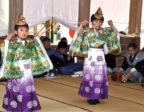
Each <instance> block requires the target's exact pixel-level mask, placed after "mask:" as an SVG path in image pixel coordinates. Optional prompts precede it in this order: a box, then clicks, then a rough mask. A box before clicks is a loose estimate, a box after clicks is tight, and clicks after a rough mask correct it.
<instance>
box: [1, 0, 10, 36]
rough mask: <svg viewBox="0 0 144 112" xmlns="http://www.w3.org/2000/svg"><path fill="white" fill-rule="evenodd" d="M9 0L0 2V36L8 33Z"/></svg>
mask: <svg viewBox="0 0 144 112" xmlns="http://www.w3.org/2000/svg"><path fill="white" fill-rule="evenodd" d="M8 4H9V0H0V36H4V35H7V33H8V18H9V17H8V15H9V10H8V6H9V5H8Z"/></svg>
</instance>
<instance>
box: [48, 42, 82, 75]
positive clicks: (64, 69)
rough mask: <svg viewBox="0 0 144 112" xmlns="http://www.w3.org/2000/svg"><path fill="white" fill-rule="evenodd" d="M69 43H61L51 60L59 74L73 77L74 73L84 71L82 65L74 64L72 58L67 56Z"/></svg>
mask: <svg viewBox="0 0 144 112" xmlns="http://www.w3.org/2000/svg"><path fill="white" fill-rule="evenodd" d="M66 49H67V43H66V42H64V41H60V42H59V43H58V48H57V50H56V51H55V53H54V54H53V55H51V56H50V59H51V61H52V63H53V65H54V67H55V68H56V69H57V72H58V73H59V74H62V75H71V74H72V73H74V72H77V71H81V70H82V69H83V64H82V63H74V62H73V60H72V57H71V56H70V55H68V54H66Z"/></svg>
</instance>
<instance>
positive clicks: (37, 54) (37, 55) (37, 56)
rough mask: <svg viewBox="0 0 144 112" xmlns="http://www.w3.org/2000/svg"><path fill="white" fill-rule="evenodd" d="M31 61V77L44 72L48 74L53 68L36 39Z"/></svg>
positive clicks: (38, 40) (36, 38)
mask: <svg viewBox="0 0 144 112" xmlns="http://www.w3.org/2000/svg"><path fill="white" fill-rule="evenodd" d="M31 61H32V63H31V64H32V74H33V75H39V74H42V73H44V72H48V71H49V70H51V69H52V68H53V64H52V62H51V60H50V59H49V57H48V55H47V53H46V51H45V49H44V47H43V45H42V43H41V41H40V39H39V38H38V37H35V39H34V44H33V46H32V56H31Z"/></svg>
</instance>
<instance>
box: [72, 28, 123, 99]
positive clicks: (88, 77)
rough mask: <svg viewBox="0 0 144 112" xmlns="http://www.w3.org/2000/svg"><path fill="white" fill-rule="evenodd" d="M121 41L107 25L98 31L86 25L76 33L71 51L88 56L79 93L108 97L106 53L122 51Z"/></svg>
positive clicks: (92, 97)
mask: <svg viewBox="0 0 144 112" xmlns="http://www.w3.org/2000/svg"><path fill="white" fill-rule="evenodd" d="M120 52H121V48H120V43H119V40H118V38H117V37H116V36H115V33H114V31H113V30H112V29H111V28H109V27H107V28H101V29H100V30H99V31H98V32H96V31H95V29H94V28H88V27H84V28H82V29H81V30H80V31H79V33H78V34H77V33H75V36H74V39H73V42H72V44H71V46H70V53H72V54H75V55H77V56H81V57H86V58H85V62H84V70H83V80H82V83H81V85H80V88H79V94H80V95H81V96H84V97H87V98H88V99H104V98H108V80H107V70H106V68H107V67H106V62H105V58H104V53H105V54H107V53H120Z"/></svg>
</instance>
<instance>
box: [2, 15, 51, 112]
mask: <svg viewBox="0 0 144 112" xmlns="http://www.w3.org/2000/svg"><path fill="white" fill-rule="evenodd" d="M28 30H29V26H28V24H27V23H26V21H25V18H24V17H23V16H21V15H19V16H17V18H16V25H15V34H16V35H17V37H16V38H14V39H12V34H9V35H8V36H7V38H6V40H4V43H1V44H0V46H1V50H2V53H3V55H2V56H3V65H2V67H1V71H0V77H1V78H6V79H9V80H8V81H7V85H6V93H5V95H4V100H3V108H5V109H6V110H8V111H13V112H31V111H34V110H39V109H41V107H40V104H39V101H38V98H37V96H36V92H35V87H34V81H33V75H39V74H41V73H44V72H47V71H49V70H50V69H52V63H51V61H50V60H49V57H48V55H47V54H46V51H45V50H44V48H43V45H42V43H41V41H40V39H39V38H38V37H34V39H29V38H27V37H28Z"/></svg>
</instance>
